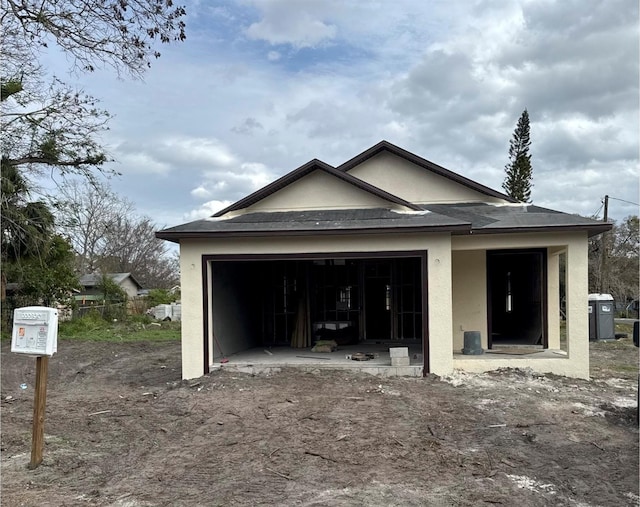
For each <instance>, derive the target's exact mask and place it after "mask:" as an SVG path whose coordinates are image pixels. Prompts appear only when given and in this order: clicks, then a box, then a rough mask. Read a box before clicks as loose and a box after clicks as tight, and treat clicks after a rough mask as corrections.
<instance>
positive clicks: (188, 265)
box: [180, 234, 453, 378]
mask: <svg viewBox="0 0 640 507" xmlns="http://www.w3.org/2000/svg"><path fill="white" fill-rule="evenodd" d="M425 250H426V251H427V252H428V256H427V277H428V287H429V291H428V294H429V296H428V298H429V299H428V305H429V315H428V318H429V329H430V350H429V354H430V358H431V361H430V364H431V369H432V372H433V373H436V374H439V375H443V374H446V373H450V372H451V371H452V368H453V363H452V361H453V358H452V355H451V347H452V333H451V329H452V325H451V239H450V235H449V234H431V235H424V234H422V235H421V234H394V235H375V234H373V235H353V236H316V237H280V238H278V237H263V238H233V239H225V240H224V241H210V240H190V241H186V240H183V241H182V242H181V245H180V272H181V287H182V293H181V298H182V318H183V320H182V376H183V378H194V377H199V376H201V375H202V374H203V364H204V358H203V355H202V354H203V344H202V333H203V327H202V317H203V314H202V311H203V299H202V269H201V256H202V255H203V254H207V255H214V254H219V255H220V254H234V255H238V254H297V253H327V254H331V253H335V252H380V251H425ZM209 306H211V305H209ZM209 311H210V310H209ZM209 340H210V346H209V350H210V351H212V350H213V345H214V344H213V338H212V337H211V336H210V337H209ZM211 354H212V352H211ZM211 354H210V355H211ZM209 361H210V362H211V361H212V357H210V358H209Z"/></svg>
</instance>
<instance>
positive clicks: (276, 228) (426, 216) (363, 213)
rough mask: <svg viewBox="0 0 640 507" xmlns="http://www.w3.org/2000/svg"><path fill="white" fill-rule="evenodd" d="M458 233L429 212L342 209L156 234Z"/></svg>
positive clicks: (199, 224) (460, 223)
mask: <svg viewBox="0 0 640 507" xmlns="http://www.w3.org/2000/svg"><path fill="white" fill-rule="evenodd" d="M408 229H411V230H412V231H425V232H435V231H443V230H444V231H452V232H453V231H460V230H465V231H466V230H468V229H469V224H468V223H467V222H465V221H464V220H458V219H456V218H451V217H448V216H445V215H441V214H438V213H434V212H431V211H427V210H424V211H417V212H406V213H401V212H395V211H391V210H389V209H383V208H374V209H343V210H311V211H277V212H271V213H266V212H257V213H247V214H245V215H240V216H237V217H235V218H229V219H215V218H205V219H203V220H197V221H195V222H190V223H188V224H183V225H178V226H176V227H171V228H169V229H164V230H163V231H159V232H157V233H156V236H157V237H158V238H160V239H167V240H170V241H178V240H179V239H180V238H189V237H190V238H202V237H212V236H216V237H218V236H264V235H267V234H269V235H271V234H284V235H295V234H346V233H354V232H369V233H372V232H373V233H379V232H398V231H400V230H403V231H406V230H408Z"/></svg>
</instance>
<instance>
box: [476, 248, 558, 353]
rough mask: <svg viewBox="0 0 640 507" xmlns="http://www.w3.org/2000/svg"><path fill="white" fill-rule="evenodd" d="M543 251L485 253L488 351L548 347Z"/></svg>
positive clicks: (544, 257)
mask: <svg viewBox="0 0 640 507" xmlns="http://www.w3.org/2000/svg"><path fill="white" fill-rule="evenodd" d="M546 259H547V253H546V250H544V249H535V250H534V249H531V250H502V251H488V252H487V289H488V296H487V302H488V313H489V315H488V327H489V348H493V346H494V345H540V346H543V347H545V348H546V347H548V343H547V325H546V286H547V270H546Z"/></svg>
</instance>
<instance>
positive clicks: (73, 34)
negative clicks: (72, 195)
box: [0, 0, 186, 178]
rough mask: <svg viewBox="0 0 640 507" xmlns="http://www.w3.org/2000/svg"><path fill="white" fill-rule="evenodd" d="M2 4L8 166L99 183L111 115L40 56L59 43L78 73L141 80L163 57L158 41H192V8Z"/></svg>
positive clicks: (126, 2) (65, 0)
mask: <svg viewBox="0 0 640 507" xmlns="http://www.w3.org/2000/svg"><path fill="white" fill-rule="evenodd" d="M3 7H4V9H3V12H2V14H1V15H0V22H1V24H2V32H1V34H0V49H1V51H2V56H3V67H2V70H1V72H0V85H1V86H0V88H1V89H0V92H1V103H2V108H1V109H0V119H1V120H2V124H3V138H2V144H1V149H2V164H3V167H6V166H14V167H23V168H24V169H25V170H28V171H38V170H42V169H43V168H55V169H57V170H59V171H60V172H62V173H70V172H71V173H76V174H81V175H82V176H85V177H88V178H93V174H94V173H93V171H94V170H95V169H98V170H100V169H101V167H102V165H103V164H104V163H105V162H106V161H107V160H108V159H109V158H108V155H107V154H106V153H105V150H104V148H103V147H102V146H101V144H100V137H99V136H100V134H101V133H102V131H103V130H104V129H105V128H106V122H107V121H108V119H109V115H108V113H107V112H106V111H104V110H101V109H99V108H98V106H97V101H96V99H94V98H93V97H91V96H89V95H86V94H85V93H84V92H82V91H79V90H75V89H74V88H73V87H72V86H69V85H67V84H65V83H63V82H62V81H61V80H59V79H58V78H55V77H53V78H51V79H49V78H47V77H46V76H45V71H44V69H42V67H41V66H40V65H39V63H38V62H39V59H40V52H41V51H43V50H44V49H45V48H47V47H48V46H49V45H50V44H51V43H55V45H56V46H57V47H58V48H59V49H60V50H61V51H63V52H64V53H65V55H66V56H67V57H68V59H69V60H70V61H71V70H73V71H76V72H83V71H84V72H92V71H94V70H96V69H97V68H103V67H111V68H113V69H114V70H115V71H116V72H117V74H118V75H121V74H123V73H128V74H130V75H132V76H135V77H139V76H141V75H142V74H143V73H144V71H145V70H146V69H147V68H148V67H149V66H150V65H151V59H152V58H158V57H159V56H160V53H159V52H158V51H157V50H156V49H154V46H155V45H156V43H157V42H159V43H168V42H171V41H182V40H184V39H185V31H184V29H185V25H184V22H183V21H182V19H181V18H182V17H183V16H184V15H185V14H186V12H185V9H184V8H183V7H176V6H174V5H173V2H172V0H19V1H18V0H5V1H4V2H3Z"/></svg>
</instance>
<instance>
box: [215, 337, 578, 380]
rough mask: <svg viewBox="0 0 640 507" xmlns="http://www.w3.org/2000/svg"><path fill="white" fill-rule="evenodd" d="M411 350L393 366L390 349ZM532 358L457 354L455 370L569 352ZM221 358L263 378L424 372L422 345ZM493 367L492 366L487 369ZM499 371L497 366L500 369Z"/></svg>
mask: <svg viewBox="0 0 640 507" xmlns="http://www.w3.org/2000/svg"><path fill="white" fill-rule="evenodd" d="M397 346H408V348H409V358H410V365H409V366H391V357H390V354H389V348H390V347H397ZM534 350H535V351H533V352H532V353H530V354H522V353H517V354H508V353H497V351H495V350H494V351H493V352H492V351H488V350H485V351H484V353H483V354H479V355H466V354H462V353H460V352H454V353H453V361H454V363H453V366H454V368H455V367H456V366H455V363H456V360H464V361H468V360H471V361H483V362H489V363H490V362H491V361H495V362H496V363H497V364H499V365H503V364H504V361H505V360H508V361H510V364H511V365H512V366H513V367H514V368H517V367H518V362H519V361H523V362H525V361H524V360H531V359H538V358H540V359H549V358H553V359H566V358H568V355H567V353H566V351H563V350H554V349H534ZM356 352H361V353H363V354H374V356H375V357H374V358H373V359H370V360H368V361H354V360H353V359H349V356H350V355H353V354H354V353H356ZM220 359H222V358H217V359H216V360H215V361H214V363H213V364H212V365H211V370H216V369H219V368H224V369H228V370H233V371H238V372H244V373H251V374H259V373H268V372H270V371H277V370H278V369H280V368H291V367H293V368H300V369H301V370H303V371H311V370H316V369H346V370H352V371H360V372H364V373H369V374H372V375H378V376H382V377H395V376H407V377H421V376H422V372H423V358H422V347H421V346H420V345H406V344H404V345H403V344H398V343H386V344H384V343H361V344H358V345H343V346H339V347H338V350H337V351H335V352H324V353H323V352H311V348H310V347H309V348H304V349H294V348H291V347H271V348H269V347H257V348H253V349H249V350H245V351H242V352H238V353H236V354H232V355H230V356H226V359H228V362H225V363H221V362H220ZM487 366H489V365H487ZM496 367H497V366H496Z"/></svg>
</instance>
